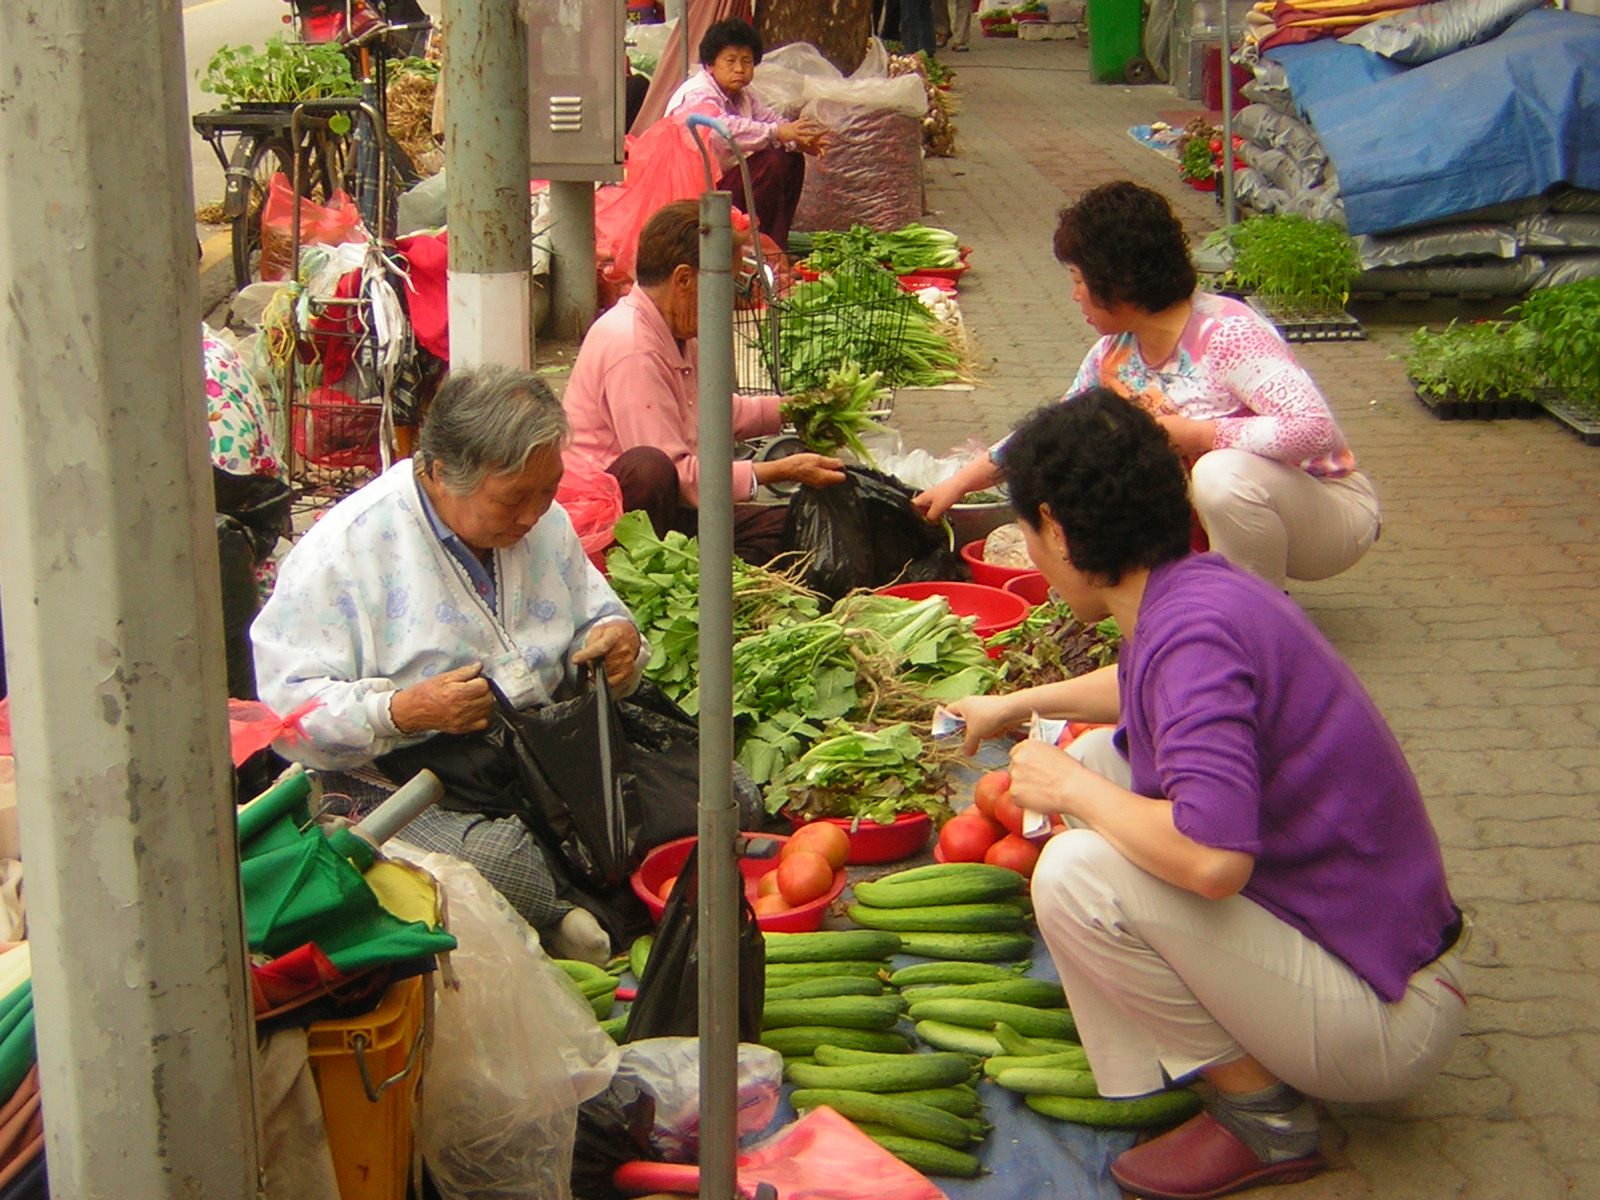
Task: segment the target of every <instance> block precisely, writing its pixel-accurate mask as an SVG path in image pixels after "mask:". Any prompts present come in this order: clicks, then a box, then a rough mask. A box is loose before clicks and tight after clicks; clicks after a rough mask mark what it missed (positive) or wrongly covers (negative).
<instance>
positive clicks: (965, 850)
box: [939, 812, 1005, 862]
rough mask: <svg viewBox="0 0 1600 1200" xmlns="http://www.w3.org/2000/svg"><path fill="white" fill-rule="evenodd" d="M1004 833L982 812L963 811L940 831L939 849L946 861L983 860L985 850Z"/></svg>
mask: <svg viewBox="0 0 1600 1200" xmlns="http://www.w3.org/2000/svg"><path fill="white" fill-rule="evenodd" d="M1004 833H1005V830H1004V829H1001V828H1000V826H998V825H996V824H995V823H994V822H993V821H991V820H990V819H989V818H988V817H986V816H984V815H983V814H982V813H974V812H969V813H963V814H962V815H961V816H959V817H956V818H955V819H954V820H952V821H947V822H946V823H945V827H944V828H943V829H941V830H940V831H939V849H940V850H941V851H942V852H943V854H944V858H945V861H946V862H982V861H983V855H984V852H985V851H986V850H988V849H989V847H990V846H992V845H994V844H995V843H996V842H997V841H999V840H1000V838H1001V835H1003V834H1004Z"/></svg>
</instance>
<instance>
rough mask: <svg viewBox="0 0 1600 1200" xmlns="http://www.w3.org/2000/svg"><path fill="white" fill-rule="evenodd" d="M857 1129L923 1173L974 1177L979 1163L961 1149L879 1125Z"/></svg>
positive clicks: (951, 1176) (981, 1170)
mask: <svg viewBox="0 0 1600 1200" xmlns="http://www.w3.org/2000/svg"><path fill="white" fill-rule="evenodd" d="M861 1131H862V1132H863V1133H865V1134H866V1135H867V1136H868V1137H869V1138H871V1139H872V1140H873V1141H875V1142H877V1143H878V1145H880V1146H882V1147H883V1148H884V1149H885V1150H887V1151H888V1152H889V1153H890V1154H892V1155H894V1156H895V1157H896V1158H898V1159H899V1160H900V1161H901V1162H903V1163H905V1164H906V1166H908V1167H912V1168H914V1169H916V1170H918V1171H921V1172H922V1173H923V1174H924V1175H946V1176H949V1177H950V1178H952V1179H976V1178H977V1177H978V1176H979V1175H982V1174H983V1165H982V1164H981V1163H979V1162H978V1160H977V1159H976V1158H974V1157H973V1156H972V1155H970V1154H968V1153H967V1152H966V1151H965V1150H956V1149H954V1148H953V1147H950V1146H941V1145H940V1144H939V1143H938V1142H930V1141H928V1140H927V1139H926V1138H914V1137H906V1136H905V1135H904V1134H901V1133H895V1132H893V1131H892V1130H888V1129H885V1128H884V1127H883V1126H872V1125H863V1126H861Z"/></svg>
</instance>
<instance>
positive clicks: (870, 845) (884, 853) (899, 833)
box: [789, 812, 933, 865]
mask: <svg viewBox="0 0 1600 1200" xmlns="http://www.w3.org/2000/svg"><path fill="white" fill-rule="evenodd" d="M817 820H821V821H826V822H827V823H828V824H829V825H837V826H839V828H840V829H843V830H844V831H845V833H846V834H848V835H849V837H850V856H849V857H848V858H846V859H845V862H847V863H850V864H851V865H859V864H861V863H885V862H897V861H898V860H900V859H902V858H910V857H911V856H912V855H913V854H918V853H920V852H921V850H922V848H923V847H924V846H926V845H927V844H928V834H929V832H930V831H931V830H932V829H933V819H932V818H931V817H929V816H928V814H927V813H922V812H914V813H900V814H899V815H898V816H896V817H895V819H894V821H893V823H891V824H889V825H880V824H878V823H877V822H876V821H862V822H861V824H859V825H857V826H856V827H855V829H854V830H852V829H851V828H850V819H849V818H848V817H818V818H817ZM789 821H790V823H791V824H792V825H793V826H794V827H795V828H796V829H799V828H800V827H801V826H802V825H805V824H807V823H808V822H806V821H804V820H802V819H800V818H799V817H790V818H789Z"/></svg>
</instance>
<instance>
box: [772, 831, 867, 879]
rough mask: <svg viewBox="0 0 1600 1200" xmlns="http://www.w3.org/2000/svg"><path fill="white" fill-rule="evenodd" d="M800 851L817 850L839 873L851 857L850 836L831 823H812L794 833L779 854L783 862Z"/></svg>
mask: <svg viewBox="0 0 1600 1200" xmlns="http://www.w3.org/2000/svg"><path fill="white" fill-rule="evenodd" d="M799 850H815V851H816V852H817V853H818V854H820V855H822V857H823V858H825V859H827V860H828V863H829V865H830V866H831V867H832V868H833V869H834V870H835V871H837V870H838V869H839V868H840V867H842V866H844V862H845V859H847V858H849V857H850V835H849V834H848V833H846V832H845V831H844V830H843V829H842V828H841V827H840V826H838V825H834V824H833V823H831V822H829V821H812V822H811V823H810V824H808V825H802V826H800V828H799V829H796V830H795V831H794V834H793V836H791V837H790V838H789V840H788V841H787V842H785V843H784V844H783V849H782V850H780V851H779V852H778V859H779V861H780V862H781V861H782V860H783V859H785V858H788V857H789V856H790V855H791V854H794V853H795V852H796V851H799Z"/></svg>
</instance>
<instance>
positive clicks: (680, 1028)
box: [622, 835, 779, 1042]
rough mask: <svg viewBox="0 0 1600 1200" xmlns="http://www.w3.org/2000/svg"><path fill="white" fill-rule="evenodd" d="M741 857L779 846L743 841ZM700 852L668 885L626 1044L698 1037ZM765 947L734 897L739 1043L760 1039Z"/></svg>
mask: <svg viewBox="0 0 1600 1200" xmlns="http://www.w3.org/2000/svg"><path fill="white" fill-rule="evenodd" d="M742 844H743V845H744V847H745V849H746V852H747V853H748V852H752V851H767V852H769V853H776V852H777V849H778V845H779V844H778V843H777V842H776V841H774V840H773V839H771V838H764V837H761V836H759V835H754V836H751V837H748V838H745V839H742ZM699 851H700V847H699V846H698V845H696V846H693V847H691V848H690V850H689V857H688V860H687V861H685V862H684V864H683V870H682V871H680V872H679V873H678V881H677V882H676V883H674V884H673V885H672V894H671V895H670V896H668V897H667V906H666V908H665V909H664V910H663V911H662V913H661V923H660V924H659V925H658V926H657V927H656V936H655V941H654V942H653V943H652V944H651V946H650V957H649V958H648V959H647V960H646V962H645V968H644V978H643V979H641V980H640V981H639V994H638V995H637V996H636V997H635V998H634V1001H633V1007H632V1008H630V1009H629V1010H628V1026H627V1030H626V1031H625V1032H624V1033H623V1035H622V1040H623V1041H625V1042H636V1041H638V1040H640V1039H641V1038H653V1037H696V1036H698V1035H699V1033H700V942H699V939H700V903H699V895H700V854H699ZM766 970H767V949H766V942H765V940H764V939H763V938H762V936H761V926H759V925H757V924H756V914H755V910H754V909H752V908H751V907H750V901H749V900H747V899H746V898H745V895H744V892H743V891H740V893H739V1040H740V1041H741V1042H759V1041H760V1040H761V1008H762V1005H763V1004H764V1003H765V1002H766V978H767V977H766Z"/></svg>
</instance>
